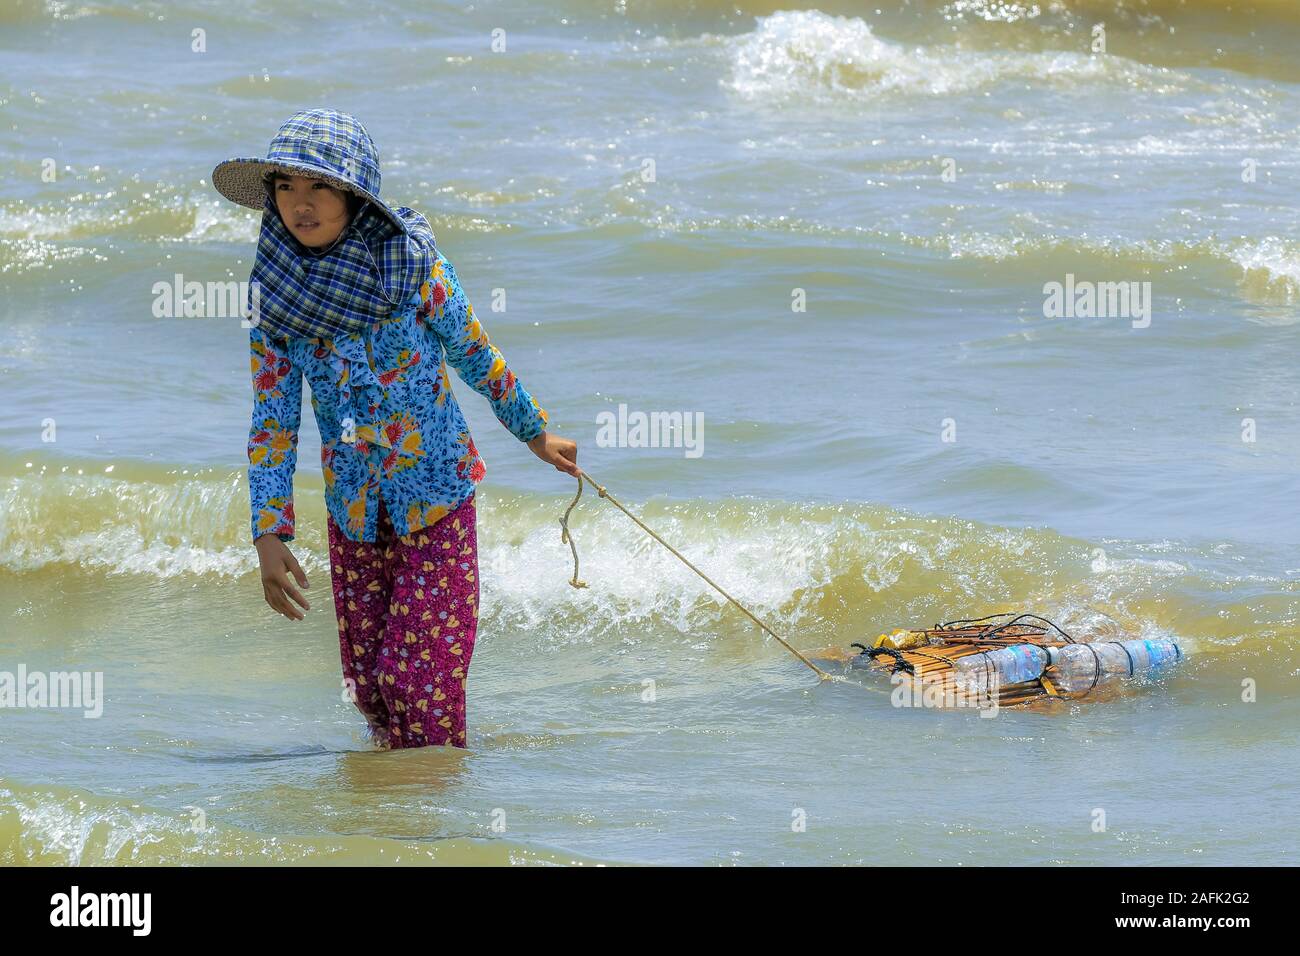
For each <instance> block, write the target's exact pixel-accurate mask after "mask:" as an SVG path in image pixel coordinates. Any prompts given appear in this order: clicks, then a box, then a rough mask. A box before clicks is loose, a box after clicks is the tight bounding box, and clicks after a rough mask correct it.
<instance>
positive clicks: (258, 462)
mask: <svg viewBox="0 0 1300 956" xmlns="http://www.w3.org/2000/svg"><path fill="white" fill-rule="evenodd" d="M249 350H250V352H249V364H250V365H251V367H252V373H253V421H252V427H251V428H250V429H249V433H248V491H249V496H250V500H251V503H252V518H253V540H257V538H258V537H260V536H261V535H264V534H275V535H278V536H279V538H280V540H281V541H292V540H293V528H294V514H293V473H294V468H295V467H296V465H297V461H298V427H299V425H300V424H301V422H302V369H300V368H298V367H297V366H295V365H294V364H293V362H292V361H290V359H289V356H288V354H287V352H286V350H285V348H284V346H283V345H282V344H280V343H278V342H277V341H276V340H275V339H273V338H271V337H270V336H267V335H266V334H264V333H263V332H262V330H261V329H259V328H257V327H256V326H254V327H253V328H251V329H250V330H249Z"/></svg>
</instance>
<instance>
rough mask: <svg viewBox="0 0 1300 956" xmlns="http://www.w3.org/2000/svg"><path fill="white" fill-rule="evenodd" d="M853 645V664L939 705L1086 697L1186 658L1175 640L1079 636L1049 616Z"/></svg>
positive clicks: (1013, 616)
mask: <svg viewBox="0 0 1300 956" xmlns="http://www.w3.org/2000/svg"><path fill="white" fill-rule="evenodd" d="M851 646H852V647H854V648H857V649H858V650H859V652H860V653H858V654H857V655H856V656H854V657H852V658H851V659H850V661H849V663H850V666H851V667H853V668H858V669H864V670H868V671H874V672H879V673H882V674H888V675H890V676H891V677H892V678H893V679H894V681H895V683H904V682H906V683H909V684H910V685H911V689H912V690H913V691H914V692H916V693H919V694H923V695H924V697H925V699H926V700H927V701H930V700H933V701H935V702H936V704H937V705H939V706H943V705H945V704H949V705H951V704H956V705H959V706H960V705H963V704H964V705H967V706H998V707H1014V706H1019V705H1023V704H1028V703H1031V702H1034V701H1039V700H1045V699H1050V698H1064V699H1076V698H1082V697H1087V696H1088V695H1089V694H1091V693H1093V692H1094V691H1095V690H1097V689H1098V688H1099V687H1103V686H1106V685H1116V684H1118V683H1120V682H1123V681H1136V680H1142V679H1144V678H1147V677H1150V676H1151V675H1152V674H1153V672H1155V671H1157V670H1163V669H1165V668H1167V667H1169V666H1170V665H1172V664H1173V663H1175V662H1177V661H1180V660H1182V658H1183V656H1184V653H1183V649H1182V647H1180V646H1179V644H1178V642H1177V641H1175V640H1171V639H1169V638H1161V639H1157V640H1142V639H1135V640H1128V641H1108V640H1084V639H1076V638H1074V637H1072V636H1071V635H1069V634H1067V633H1066V632H1065V631H1063V630H1062V629H1061V628H1060V627H1058V626H1057V625H1056V624H1054V623H1052V622H1051V621H1049V620H1048V619H1047V618H1045V617H1040V616H1039V615H1037V614H1028V613H1020V614H1017V613H1014V612H1012V613H1007V614H991V615H988V616H987V617H980V618H969V619H965V620H958V621H949V622H948V623H946V624H936V625H935V626H934V627H931V628H926V629H922V630H914V629H904V630H898V631H894V632H893V633H892V634H881V635H880V636H879V637H878V638H876V640H875V642H874V643H873V644H872V645H871V646H870V647H867V646H866V645H864V644H856V643H855V644H852V645H851ZM899 675H902V676H901V677H900V676H899Z"/></svg>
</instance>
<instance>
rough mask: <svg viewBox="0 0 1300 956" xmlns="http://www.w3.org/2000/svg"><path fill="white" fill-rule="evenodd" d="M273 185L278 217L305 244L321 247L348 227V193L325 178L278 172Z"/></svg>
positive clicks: (312, 247) (313, 247)
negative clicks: (278, 211)
mask: <svg viewBox="0 0 1300 956" xmlns="http://www.w3.org/2000/svg"><path fill="white" fill-rule="evenodd" d="M272 188H273V189H274V191H275V205H276V208H278V209H279V210H280V218H281V219H283V220H284V224H285V225H286V226H287V227H288V228H289V232H290V233H291V234H292V235H293V237H294V238H295V239H297V240H298V241H299V242H301V243H302V244H303V245H304V246H307V247H308V248H310V249H323V248H324V247H326V246H328V245H329V244H330V243H332V242H333V241H334V240H335V239H337V238H338V237H339V234H340V233H342V232H343V230H344V229H346V228H347V225H348V219H349V216H348V199H347V194H346V193H344V192H343V190H341V189H335V188H334V187H333V186H331V185H330V184H329V183H327V182H325V180H323V179H313V178H312V177H310V176H285V175H283V174H281V175H278V176H276V177H275V180H274V181H273V183H272Z"/></svg>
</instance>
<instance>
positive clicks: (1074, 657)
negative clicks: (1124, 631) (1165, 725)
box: [1046, 638, 1183, 694]
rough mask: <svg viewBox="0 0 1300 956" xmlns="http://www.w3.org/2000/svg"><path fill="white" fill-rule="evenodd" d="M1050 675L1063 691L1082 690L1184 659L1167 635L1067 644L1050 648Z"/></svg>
mask: <svg viewBox="0 0 1300 956" xmlns="http://www.w3.org/2000/svg"><path fill="white" fill-rule="evenodd" d="M1048 653H1049V655H1050V657H1051V667H1050V668H1049V669H1048V671H1047V675H1046V676H1047V679H1048V680H1050V681H1051V682H1052V684H1053V686H1055V687H1056V689H1057V690H1059V691H1060V692H1061V693H1063V694H1081V693H1084V692H1086V691H1089V690H1091V689H1092V688H1094V687H1098V686H1100V685H1102V684H1106V683H1109V682H1111V681H1116V680H1126V679H1128V678H1131V677H1134V678H1135V677H1142V676H1146V675H1148V674H1150V672H1152V671H1154V670H1156V669H1157V668H1162V667H1166V666H1168V665H1169V664H1172V663H1174V662H1175V661H1178V660H1180V659H1182V657H1183V649H1182V648H1181V647H1180V646H1179V645H1178V642H1177V641H1174V640H1170V639H1167V638H1161V639H1157V640H1133V641H1095V642H1092V643H1088V644H1067V645H1066V646H1065V647H1053V648H1049V651H1048Z"/></svg>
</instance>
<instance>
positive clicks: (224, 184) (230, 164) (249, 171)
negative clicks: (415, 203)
mask: <svg viewBox="0 0 1300 956" xmlns="http://www.w3.org/2000/svg"><path fill="white" fill-rule="evenodd" d="M271 170H275V171H277V172H282V173H285V174H287V175H290V176H293V175H298V176H312V177H314V178H316V179H323V180H325V181H326V182H328V183H329V184H330V185H331V186H333V187H335V188H336V189H343V190H346V191H347V192H350V193H355V194H356V195H358V196H360V197H362V198H363V199H368V200H370V202H371V203H373V204H374V206H375V208H376V209H378V210H379V211H380V212H382V213H383V214H384V215H385V216H387V217H388V219H389V220H391V221H392V222H393V223H394V224H395V225H396V226H397V228H398V229H400V230H402V232H407V233H409V232H410V230H409V229H407V227H406V223H405V222H403V221H402V218H401V217H400V216H398V215H397V213H395V212H393V211H392V210H391V209H389V208H388V204H387V203H385V202H384V201H383V200H382V199H380V198H379V197H378V196H376V195H374V194H373V193H371V192H370V191H368V190H365V189H362V188H361V187H360V186H358V185H356V184H355V183H350V182H348V181H347V180H346V179H341V178H339V177H338V176H336V175H334V174H333V173H332V172H330V171H328V170H325V169H321V168H320V167H319V166H313V165H311V164H310V163H284V162H270V161H268V160H265V159H262V158H260V157H240V158H236V159H227V160H226V161H225V162H222V163H218V164H217V167H216V168H215V169H214V170H212V185H213V186H214V187H216V190H217V192H219V193H221V195H223V196H225V197H226V198H227V199H229V200H230V201H231V202H236V203H239V205H241V206H247V207H248V208H249V209H257V210H259V211H260V210H261V209H262V208H263V206H264V205H265V202H266V188H265V187H264V186H263V185H262V177H263V176H264V175H265V174H266V173H267V172H269V171H271Z"/></svg>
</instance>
